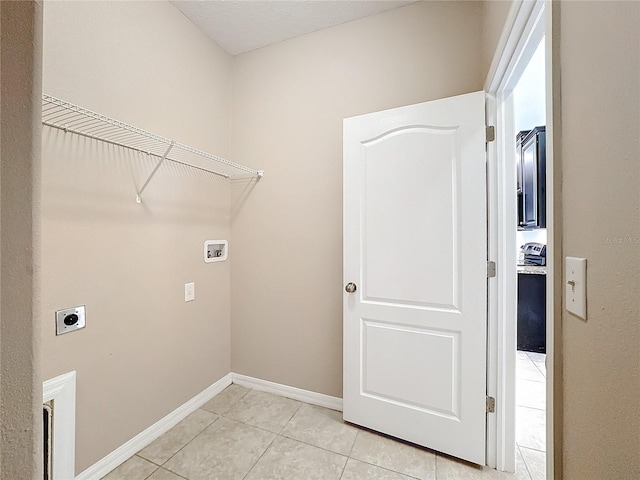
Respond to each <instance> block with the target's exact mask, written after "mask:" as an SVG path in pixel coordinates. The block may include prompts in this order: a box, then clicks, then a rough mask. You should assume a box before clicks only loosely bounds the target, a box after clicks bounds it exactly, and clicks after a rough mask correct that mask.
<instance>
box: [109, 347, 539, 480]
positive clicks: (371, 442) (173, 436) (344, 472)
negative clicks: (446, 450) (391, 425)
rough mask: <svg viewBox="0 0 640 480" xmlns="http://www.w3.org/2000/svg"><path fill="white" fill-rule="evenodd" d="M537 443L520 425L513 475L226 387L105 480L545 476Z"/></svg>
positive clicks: (331, 414) (312, 409)
mask: <svg viewBox="0 0 640 480" xmlns="http://www.w3.org/2000/svg"><path fill="white" fill-rule="evenodd" d="M521 360H522V362H521ZM524 360H526V359H524V358H521V356H520V352H519V356H518V362H519V364H520V363H522V364H523V365H527V367H533V368H534V369H535V368H536V365H535V364H533V363H532V365H528V364H526V363H525V362H524ZM528 373H530V374H531V375H530V376H531V377H534V375H533V373H534V370H532V369H531V368H529V370H528ZM519 381H520V380H519ZM523 381H524V380H523ZM527 381H535V380H529V379H528V380H527ZM523 398H524V397H523ZM536 406H539V405H538V404H536ZM520 408H524V409H528V410H531V411H534V410H535V409H534V408H531V407H527V406H522V407H520V406H519V407H518V409H520ZM535 411H538V410H535ZM519 413H520V412H519ZM523 418H524V417H523ZM530 437H531V438H530ZM543 438H544V437H543ZM521 441H522V442H521ZM535 442H539V439H537V437H536V436H535V435H532V434H530V432H529V431H528V429H527V428H519V430H518V445H519V448H518V452H517V467H518V473H516V474H515V475H513V474H508V473H503V472H498V471H496V470H492V469H488V468H481V467H477V466H475V465H471V464H468V463H466V462H462V461H459V460H456V459H453V458H451V457H447V456H445V455H441V454H438V453H435V452H433V451H431V450H427V449H424V448H418V447H415V446H413V445H409V444H406V443H404V442H400V441H397V440H394V439H391V438H388V437H386V436H383V435H379V434H376V433H372V432H370V431H368V430H364V429H360V428H357V427H354V426H352V425H348V424H345V423H343V421H342V414H341V413H340V412H336V411H334V410H329V409H326V408H321V407H316V406H313V405H309V404H306V403H302V402H298V401H295V400H291V399H288V398H284V397H279V396H276V395H272V394H270V393H265V392H260V391H257V390H249V389H246V388H243V387H241V386H238V385H231V386H229V387H228V388H227V389H225V390H224V391H223V392H222V393H220V394H219V395H217V396H216V397H214V398H213V399H212V400H211V401H209V402H208V403H206V404H205V405H203V407H202V408H201V409H199V410H197V411H195V412H194V413H192V414H191V415H189V416H188V417H187V418H185V419H184V420H183V421H182V422H180V423H179V424H178V425H176V426H175V427H174V428H173V429H171V430H170V431H168V432H167V433H165V434H164V435H162V436H161V437H160V438H158V439H157V440H155V441H154V442H153V443H151V444H150V445H149V446H147V447H146V448H144V449H142V450H141V451H140V452H138V453H137V454H136V455H134V456H133V457H131V458H130V459H129V460H127V461H126V462H125V463H123V464H122V465H120V466H119V467H118V468H116V469H115V470H113V471H112V472H111V473H109V474H108V475H107V476H106V477H104V480H185V479H186V480H213V479H216V480H270V479H278V480H314V479H318V480H412V479H421V480H460V479H464V480H494V479H495V480H499V479H513V480H532V479H533V480H537V479H538V478H542V479H543V478H544V477H538V476H533V472H532V473H531V474H530V473H529V472H530V471H531V468H537V466H539V458H538V457H539V454H540V448H535V447H540V445H539V443H535ZM542 448H543V449H544V444H543V445H542ZM543 459H544V457H543ZM525 461H527V463H526V464H525ZM528 462H531V466H529V467H528V465H529V463H528ZM536 462H537V463H536ZM543 467H544V465H543ZM542 472H544V468H543V469H542Z"/></svg>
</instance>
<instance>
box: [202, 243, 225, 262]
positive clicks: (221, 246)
mask: <svg viewBox="0 0 640 480" xmlns="http://www.w3.org/2000/svg"><path fill="white" fill-rule="evenodd" d="M228 253H229V242H227V241H226V240H205V241H204V261H205V262H206V263H211V262H223V261H225V260H226V259H227V255H228Z"/></svg>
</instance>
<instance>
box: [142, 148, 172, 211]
mask: <svg viewBox="0 0 640 480" xmlns="http://www.w3.org/2000/svg"><path fill="white" fill-rule="evenodd" d="M175 143H176V142H174V141H172V142H171V144H170V145H169V147H168V148H167V150H166V152H164V155H162V157H161V158H160V160H158V163H156V166H155V167H154V168H153V170H152V171H151V173H150V174H149V176H148V177H147V181H146V182H144V185H142V188H141V189H140V191H139V192H138V194H137V195H136V203H142V199H141V198H140V195H142V192H144V190H145V188H147V185H149V182H150V181H151V179H152V178H153V176H154V175H155V174H156V172H157V171H158V169H159V168H160V165H162V162H164V161H165V160H166V159H167V155H169V152H171V149H172V148H173V146H174V145H175Z"/></svg>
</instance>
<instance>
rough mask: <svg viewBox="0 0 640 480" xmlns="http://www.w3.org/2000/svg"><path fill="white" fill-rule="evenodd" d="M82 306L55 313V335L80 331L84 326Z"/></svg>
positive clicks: (84, 312) (84, 318)
mask: <svg viewBox="0 0 640 480" xmlns="http://www.w3.org/2000/svg"><path fill="white" fill-rule="evenodd" d="M85 308H86V307H85V306H84V305H79V306H77V307H73V308H65V309H64V310H58V311H57V312H56V335H62V334H64V333H69V332H73V331H75V330H80V329H81V328H84V327H85V326H86V310H85Z"/></svg>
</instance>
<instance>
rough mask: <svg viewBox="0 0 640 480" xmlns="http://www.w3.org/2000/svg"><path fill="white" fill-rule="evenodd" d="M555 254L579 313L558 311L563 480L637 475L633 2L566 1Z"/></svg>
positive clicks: (639, 85) (639, 119)
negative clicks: (582, 275) (581, 289)
mask: <svg viewBox="0 0 640 480" xmlns="http://www.w3.org/2000/svg"><path fill="white" fill-rule="evenodd" d="M560 19H561V22H560V27H561V31H560V62H561V72H560V73H561V79H562V83H561V95H562V101H561V109H562V110H561V115H562V139H561V145H562V152H561V154H562V156H561V160H560V161H561V163H562V196H563V202H562V215H563V225H562V237H563V254H564V256H567V255H569V256H577V257H585V258H587V262H588V263H587V292H588V299H587V308H588V320H587V321H584V320H581V319H579V318H577V317H575V316H573V315H571V314H569V313H566V312H565V313H564V314H563V317H562V325H563V327H562V328H563V330H562V345H563V356H564V364H563V370H564V372H563V374H564V386H563V387H564V392H563V393H564V422H563V429H564V442H563V450H564V458H563V467H564V478H565V479H568V480H574V479H575V480H581V479H600V478H620V479H632V478H633V479H635V478H640V366H639V365H640V308H639V306H640V305H639V298H640V297H639V295H638V294H639V292H640V221H639V220H640V215H639V213H640V212H639V208H640V187H639V186H640V158H639V154H640V153H639V152H640V128H639V125H640V3H638V2H563V3H562V8H561V13H560Z"/></svg>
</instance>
